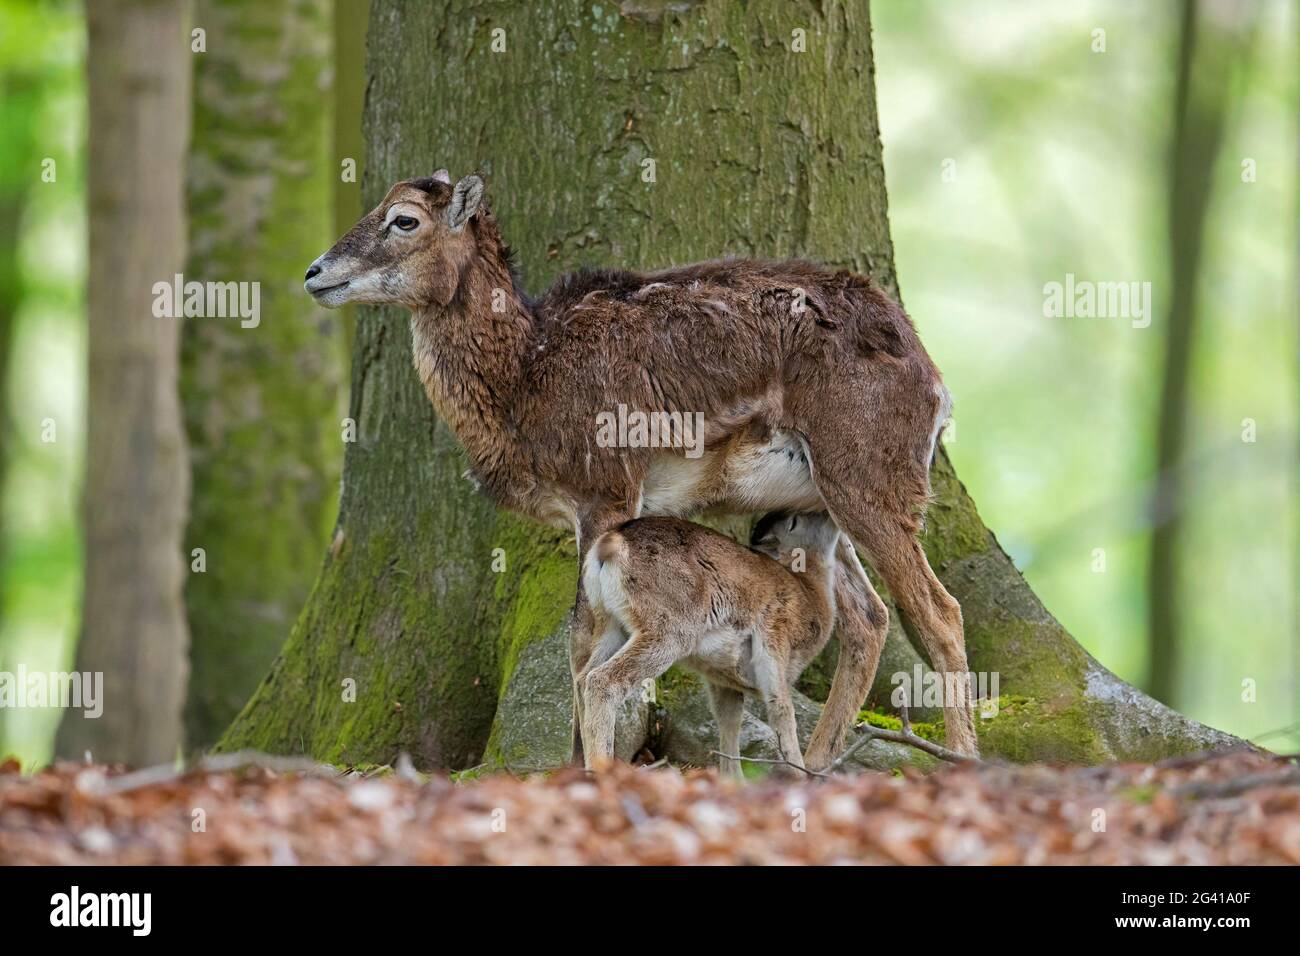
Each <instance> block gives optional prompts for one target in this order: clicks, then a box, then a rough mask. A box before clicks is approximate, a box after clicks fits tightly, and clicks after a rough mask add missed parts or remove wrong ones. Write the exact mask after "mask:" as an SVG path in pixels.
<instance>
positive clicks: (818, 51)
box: [222, 0, 1225, 767]
mask: <svg viewBox="0 0 1300 956" xmlns="http://www.w3.org/2000/svg"><path fill="white" fill-rule="evenodd" d="M498 31H500V32H498ZM502 45H504V49H501V47H502ZM494 47H495V48H496V51H494ZM801 48H802V49H806V52H795V51H796V50H799V49H801ZM369 49H370V56H369V59H368V73H369V82H370V89H369V97H368V101H367V113H366V119H367V122H366V134H367V142H368V144H369V149H370V152H369V156H368V159H367V176H366V194H367V197H368V199H369V200H370V202H371V203H373V202H376V201H378V199H379V198H380V197H381V196H382V195H383V193H384V192H385V190H386V189H387V188H388V186H389V185H390V184H391V183H392V182H393V181H394V180H397V179H402V178H407V177H411V176H417V175H427V174H429V173H430V172H432V171H433V169H434V168H436V167H438V166H440V165H446V166H448V167H449V168H450V169H451V170H452V173H453V175H462V174H463V173H465V172H466V171H468V170H470V169H475V168H479V169H482V170H484V171H485V172H486V173H487V174H488V183H489V185H488V189H489V193H490V195H491V196H492V197H495V205H494V207H493V208H494V210H495V211H496V212H497V214H498V216H499V218H500V220H501V223H502V227H503V231H504V233H505V235H506V236H507V238H508V239H509V240H510V242H511V243H512V244H513V245H514V246H515V247H516V248H517V249H518V251H519V253H520V259H521V261H522V263H523V265H524V270H525V275H526V276H528V277H529V279H530V285H531V287H532V288H534V289H540V288H541V287H542V286H543V285H544V284H545V283H547V282H549V281H551V280H552V279H554V278H555V277H556V276H557V275H559V274H560V273H561V272H562V271H564V270H568V269H572V268H574V267H576V266H579V265H583V264H596V265H620V266H631V267H637V268H645V267H658V266H665V265H668V264H670V263H684V262H689V261H692V260H696V259H704V258H711V257H715V256H719V255H723V254H726V253H735V254H753V255H759V256H772V257H782V256H796V255H807V256H811V257H815V258H817V259H820V260H823V261H826V262H830V263H834V264H838V265H844V266H849V267H852V268H854V269H857V270H859V271H861V272H865V273H868V274H870V275H871V276H873V277H874V278H875V279H876V280H877V281H878V282H880V283H881V284H882V285H883V286H884V287H885V288H887V289H889V290H890V291H891V292H895V293H896V292H897V286H896V283H895V278H894V271H893V259H892V248H891V243H890V238H889V228H888V218H887V212H886V199H885V183H884V168H883V165H882V163H881V151H880V141H879V132H878V126H877V122H876V108H875V91H874V84H873V82H872V69H873V66H872V58H871V31H870V23H869V18H868V12H867V6H866V3H865V2H848V3H843V4H836V5H832V6H830V7H823V6H822V5H820V4H814V3H789V4H780V5H766V4H744V5H742V4H734V3H725V2H721V0H717V2H705V3H695V4H667V3H661V2H641V3H633V2H627V3H623V4H622V5H609V4H603V3H602V4H595V5H592V4H586V3H578V2H569V3H556V4H550V5H540V4H534V5H526V6H520V7H515V8H509V9H501V10H499V11H498V10H496V9H493V11H492V12H491V13H485V12H484V11H483V9H482V8H480V7H477V6H474V5H472V4H468V3H459V2H449V3H442V4H438V5H436V6H435V7H434V8H433V9H430V8H429V5H428V4H414V3H406V2H401V0H375V2H374V4H373V7H372V18H371V26H370V38H369ZM413 62H419V63H420V64H421V67H420V68H419V69H413V68H412V67H411V64H412V63H413ZM920 325H921V328H922V331H924V327H925V322H924V317H921V322H920ZM354 351H355V355H354V360H353V373H352V408H353V412H352V413H353V415H354V416H355V417H356V418H357V421H358V423H359V425H360V441H359V442H358V443H357V444H356V445H353V446H351V447H349V449H348V456H347V460H346V462H345V465H344V476H345V481H344V494H343V502H342V508H341V511H340V515H339V523H338V529H337V531H336V536H335V546H334V548H333V549H332V550H331V552H330V553H329V555H328V556H327V557H326V560H325V564H324V567H323V568H322V571H321V576H320V578H319V579H318V581H317V586H316V589H315V591H314V592H313V594H312V597H311V599H310V600H309V602H308V604H307V607H306V609H305V610H304V612H303V615H302V617H301V618H300V619H299V621H298V624H297V626H296V627H295V629H294V632H293V635H292V636H291V637H290V639H289V641H288V643H287V644H286V646H285V648H284V651H283V652H282V654H281V656H280V657H279V659H278V660H277V661H276V664H275V666H274V668H273V669H272V671H271V674H270V676H269V677H268V678H267V680H266V681H265V682H264V683H263V684H262V685H261V686H260V687H259V689H258V691H257V693H256V694H255V695H254V697H253V699H252V700H251V701H250V702H249V705H248V706H247V707H246V708H245V709H244V711H243V712H242V713H241V715H240V716H239V718H238V719H237V720H236V721H235V723H234V725H233V726H232V727H231V729H230V730H229V732H228V733H227V735H226V736H225V738H224V739H223V742H222V746H224V747H229V748H235V747H245V746H252V747H260V748H263V749H269V750H277V751H294V752H296V751H306V752H309V753H312V754H315V755H316V756H318V757H321V758H325V759H331V760H341V761H348V762H369V761H388V760H391V759H393V757H394V756H395V755H396V754H397V753H398V752H399V751H401V750H405V751H407V752H409V753H411V754H412V755H413V757H414V758H415V760H416V762H417V764H421V765H440V766H452V767H460V766H466V765H469V764H473V763H476V762H478V761H479V760H481V759H485V757H484V755H486V760H487V761H489V762H492V763H508V764H509V765H510V766H512V767H527V766H546V765H553V764H555V763H557V762H559V761H560V760H562V759H564V757H565V755H566V753H567V748H568V735H569V677H568V669H567V667H568V665H567V661H566V658H565V637H564V634H563V628H564V624H565V621H566V617H567V611H568V609H569V607H570V605H571V603H572V600H573V596H574V590H575V585H576V571H577V558H576V553H575V550H574V545H573V542H572V539H571V536H568V535H564V534H561V533H559V532H555V531H551V530H547V529H542V528H539V527H537V526H535V525H532V524H528V523H525V522H523V521H521V520H518V519H515V518H513V517H511V516H508V515H506V514H503V513H498V512H497V511H495V510H494V509H493V508H492V507H491V505H489V504H488V503H487V502H485V501H484V500H482V499H480V498H478V497H477V496H476V495H475V494H474V492H473V491H472V489H471V488H470V486H469V485H468V483H467V482H465V481H463V480H462V479H461V477H460V476H461V473H462V471H463V470H464V468H465V460H464V457H463V455H462V454H461V452H460V450H459V448H458V446H457V445H456V443H455V441H454V440H453V439H452V437H451V435H450V434H449V433H448V432H447V430H446V428H445V427H444V426H443V425H442V424H441V423H440V422H438V421H437V420H436V418H435V417H434V415H433V412H432V410H431V408H430V407H429V404H428V402H427V400H426V399H425V397H424V394H423V391H422V389H421V388H420V385H419V383H418V381H417V380H416V376H415V374H414V372H413V371H412V368H411V355H410V333H409V330H408V328H407V322H406V319H405V317H404V316H403V315H401V314H399V313H398V312H396V311H391V310H385V311H376V310H369V311H368V312H363V314H362V319H361V321H360V323H359V327H358V332H357V340H356V346H355V350H354ZM935 491H936V493H937V495H938V500H937V502H936V504H935V506H934V507H933V509H932V511H931V516H930V519H929V532H928V534H927V538H926V547H927V550H928V552H929V554H930V559H931V561H932V562H933V563H934V566H935V568H936V570H937V571H938V573H939V574H940V576H941V577H942V578H943V580H944V583H945V584H946V585H947V587H948V588H949V589H950V590H951V591H952V592H953V594H954V595H955V596H956V597H957V598H958V600H960V601H961V603H962V607H963V610H964V613H965V618H966V632H967V639H968V642H969V648H970V659H971V664H972V667H974V668H975V669H978V670H999V671H1000V672H1001V688H1000V689H1001V693H1002V694H1003V695H1004V700H1003V704H1004V706H1003V707H1002V708H1001V710H1000V713H999V716H998V717H996V718H993V719H991V720H987V721H980V724H981V726H980V732H981V736H982V738H983V743H984V747H985V749H986V750H987V751H988V752H990V753H993V754H1000V755H1005V756H1009V757H1013V758H1016V759H1036V758H1041V759H1053V758H1059V759H1073V760H1083V761H1088V760H1099V759H1103V758H1106V757H1109V756H1115V755H1118V756H1125V757H1138V756H1154V755H1158V754H1164V753H1170V752H1174V751H1179V750H1185V749H1194V748H1198V747H1200V746H1203V745H1206V744H1208V743H1213V742H1218V741H1222V740H1224V739H1225V738H1224V737H1223V736H1222V735H1219V734H1217V733H1216V732H1214V731H1210V730H1208V729H1206V728H1202V727H1199V725H1196V724H1194V723H1192V722H1191V721H1188V720H1186V719H1185V718H1182V717H1180V716H1179V715H1177V714H1174V713H1173V712H1171V711H1169V710H1167V709H1165V708H1163V707H1161V706H1160V705H1158V704H1156V703H1155V702H1153V701H1151V700H1149V699H1147V698H1145V697H1143V696H1142V695H1140V694H1139V693H1137V692H1136V691H1134V690H1133V689H1132V688H1130V687H1128V686H1127V685H1125V684H1123V683H1122V682H1120V681H1118V680H1117V679H1116V678H1114V676H1113V675H1111V674H1109V672H1107V671H1105V670H1104V669H1103V668H1101V667H1100V665H1098V664H1097V663H1096V662H1095V661H1094V660H1092V658H1090V657H1089V656H1088V655H1087V653H1086V652H1084V651H1083V649H1082V648H1080V647H1079V645H1078V644H1076V643H1075V642H1074V641H1073V640H1072V639H1071V638H1070V636H1069V635H1068V634H1066V633H1065V631H1064V630H1063V629H1062V628H1061V627H1060V625H1059V624H1057V622H1056V621H1055V620H1053V619H1052V617H1051V615H1049V614H1048V613H1047V611H1046V610H1044V609H1043V607H1042V605H1041V604H1040V603H1039V601H1038V599H1037V598H1036V597H1035V596H1034V594H1033V592H1032V591H1031V590H1030V589H1029V587H1028V586H1027V585H1026V584H1025V582H1024V580H1023V579H1022V578H1021V576H1020V574H1019V573H1018V572H1017V571H1016V569H1015V567H1014V566H1013V565H1012V563H1011V562H1010V560H1009V559H1008V558H1007V557H1006V555H1005V554H1004V553H1003V552H1002V550H1001V549H1000V548H999V547H998V545H997V542H996V541H995V540H994V539H993V536H992V535H991V534H990V533H989V531H988V530H987V529H986V528H985V527H984V525H983V524H982V523H981V522H980V519H979V515H978V514H977V512H976V511H975V507H974V505H973V504H972V503H971V501H970V499H969V497H968V496H967V495H966V494H965V491H964V489H963V488H962V487H961V484H960V483H959V482H958V481H957V479H956V476H955V475H954V474H953V472H952V469H951V466H950V465H949V464H948V461H947V459H946V458H945V457H941V458H940V460H939V462H938V465H937V467H936V473H935ZM498 548H499V549H501V551H499V552H497V556H498V557H501V556H503V557H504V559H505V566H504V570H499V571H498V570H496V568H494V565H493V557H494V549H498ZM496 567H500V565H499V564H498V565H497V566H496ZM900 633H901V632H900V631H899V629H898V628H897V627H894V628H893V636H892V637H891V643H890V648H889V652H888V655H887V658H886V659H887V661H890V662H891V663H886V664H884V665H882V671H883V672H884V673H882V679H883V680H884V686H885V688H887V687H888V674H889V672H890V669H891V668H895V667H898V663H895V662H904V663H905V662H908V661H916V660H917V659H918V658H917V656H916V654H915V652H914V651H912V650H911V649H910V648H907V647H906V646H905V645H903V644H902V643H901V637H900ZM349 678H351V679H353V680H355V682H356V699H355V702H349V701H348V700H347V699H346V694H345V693H343V691H344V690H345V686H344V685H345V682H346V681H347V679H349ZM880 687H881V683H880V681H878V682H877V688H880ZM873 694H877V696H879V695H878V693H877V692H876V691H873ZM1007 695H1013V696H1007ZM800 706H801V717H802V721H801V722H802V723H803V724H805V725H806V724H808V723H810V721H811V719H812V718H814V717H815V713H816V707H815V704H812V703H810V702H808V701H806V700H805V701H802V702H801V705H800ZM702 707H703V703H702V700H701V696H700V694H699V692H698V687H697V686H695V684H694V682H693V681H692V680H691V679H689V678H687V677H683V676H681V675H676V674H674V673H672V672H670V674H669V675H668V676H667V678H666V679H665V680H664V681H663V682H661V694H660V697H659V700H658V702H657V703H656V705H655V706H654V707H653V708H651V712H650V714H649V718H650V719H649V720H647V721H645V723H644V724H642V725H641V726H640V728H639V730H640V733H641V736H643V737H648V739H649V740H650V742H651V744H652V746H653V747H655V748H658V750H657V751H656V752H666V753H669V754H670V755H672V756H675V757H677V758H678V759H697V760H705V761H706V760H709V759H711V758H708V756H707V747H708V746H711V744H709V742H708V741H709V739H710V737H711V735H712V734H713V733H714V731H713V730H712V727H711V725H709V722H708V721H707V719H704V718H701V716H700V714H701V713H702V711H701V708H702ZM637 729H638V728H637V727H636V726H633V731H636V730H637ZM750 731H751V732H750V733H749V736H748V738H747V740H748V745H749V746H750V748H751V749H753V750H761V749H762V748H763V747H764V746H766V745H768V743H767V742H765V740H764V739H763V737H762V728H761V727H758V726H757V725H755V724H754V723H753V722H751V726H750ZM805 732H806V728H805ZM637 745H639V741H637V740H632V741H631V742H630V743H628V744H627V745H626V746H625V747H623V748H622V749H623V751H624V752H625V753H626V752H628V751H630V750H633V749H635V747H636V746H637ZM901 759H905V758H903V757H901V756H900V755H899V754H898V753H897V752H895V751H891V750H890V749H889V748H885V747H883V746H882V747H880V748H877V749H876V750H875V751H873V752H869V754H868V757H867V762H868V763H870V764H871V765H888V764H890V763H897V762H898V761H899V760H901Z"/></svg>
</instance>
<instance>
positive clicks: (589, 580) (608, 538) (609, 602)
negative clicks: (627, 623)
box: [582, 531, 628, 614]
mask: <svg viewBox="0 0 1300 956" xmlns="http://www.w3.org/2000/svg"><path fill="white" fill-rule="evenodd" d="M627 554H628V544H627V539H626V538H624V537H623V536H622V535H621V534H619V533H618V532H617V531H607V532H605V533H604V534H602V535H601V536H600V537H599V538H597V539H596V542H595V544H593V545H592V546H591V550H589V551H588V552H587V558H586V561H585V562H584V567H583V569H582V588H583V590H584V591H586V593H587V600H588V601H589V602H590V603H591V606H592V607H593V608H595V609H597V610H601V609H604V610H607V611H610V612H611V613H614V614H617V613H618V611H619V610H621V609H622V608H623V607H625V606H626V605H627V594H626V592H625V591H624V590H623V567H624V565H625V564H626V559H627Z"/></svg>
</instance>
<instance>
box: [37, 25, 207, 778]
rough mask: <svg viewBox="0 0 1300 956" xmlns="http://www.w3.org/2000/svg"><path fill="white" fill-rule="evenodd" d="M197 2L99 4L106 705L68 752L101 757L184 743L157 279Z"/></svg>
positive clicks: (94, 290) (92, 274)
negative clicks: (190, 15) (191, 14)
mask: <svg viewBox="0 0 1300 956" xmlns="http://www.w3.org/2000/svg"><path fill="white" fill-rule="evenodd" d="M184 10H185V5H184V4H182V3H179V2H161V3H160V2H158V0H103V2H96V3H91V4H87V7H86V18H87V21H88V27H89V35H90V40H89V47H88V52H87V80H88V84H87V85H88V87H89V90H90V134H89V154H88V158H87V163H86V169H87V187H86V188H87V195H88V197H89V205H90V269H89V291H88V293H87V303H88V311H89V322H90V332H89V353H90V356H89V365H90V371H89V386H88V392H87V404H88V409H87V422H86V432H87V436H88V437H87V449H86V490H85V502H84V507H85V528H86V539H85V575H86V576H85V598H84V601H83V605H82V625H81V639H80V642H79V643H78V646H77V670H78V671H83V672H84V671H91V672H102V673H103V675H104V701H103V705H104V706H103V714H102V716H100V717H99V718H97V719H87V718H85V717H84V716H83V713H82V711H81V710H78V709H70V710H68V711H67V713H66V714H65V715H64V718H63V722H62V724H61V725H60V728H59V734H58V738H57V742H56V749H57V751H58V753H59V754H61V755H64V756H73V755H75V756H80V755H81V753H82V752H83V751H85V750H90V751H93V753H94V755H95V758H96V759H97V760H100V761H104V762H113V761H125V762H127V763H133V764H146V763H157V762H159V761H164V760H171V759H172V758H174V757H175V756H176V751H177V747H178V746H179V744H180V740H181V705H182V701H183V699H184V694H185V674H186V660H185V654H186V643H187V639H186V628H185V612H184V608H183V606H182V603H181V588H182V584H183V580H182V575H183V574H184V570H185V569H184V564H183V563H182V559H181V535H182V531H183V529H184V522H185V508H186V498H187V494H188V490H189V472H188V468H187V466H186V459H185V436H184V433H183V430H182V426H181V410H180V402H179V398H178V395H177V388H176V384H177V382H176V380H177V365H178V362H177V356H178V352H179V339H180V323H179V321H177V320H176V319H172V318H158V317H155V316H154V314H153V304H154V295H153V285H154V283H156V282H169V281H171V277H172V276H173V275H174V274H175V273H177V272H180V271H181V269H182V267H183V265H184V262H185V228H184V224H185V218H184V208H185V207H184V201H183V199H184V195H183V192H184V191H183V186H182V170H183V167H184V158H185V143H186V137H187V133H188V130H189V88H190V52H189V48H188V44H187V43H186V30H185V26H186V23H185V17H184Z"/></svg>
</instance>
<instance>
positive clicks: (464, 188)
mask: <svg viewBox="0 0 1300 956" xmlns="http://www.w3.org/2000/svg"><path fill="white" fill-rule="evenodd" d="M482 201H483V180H482V179H480V178H479V177H477V176H475V175H474V174H473V173H471V174H470V175H468V176H466V177H465V178H464V179H462V180H461V181H460V182H458V183H457V184H456V188H455V189H453V190H452V192H451V202H450V203H449V204H448V205H447V225H449V226H451V228H452V229H457V230H458V229H460V228H461V227H462V226H464V225H465V223H467V222H469V217H470V216H472V215H474V213H476V212H478V204H479V203H480V202H482Z"/></svg>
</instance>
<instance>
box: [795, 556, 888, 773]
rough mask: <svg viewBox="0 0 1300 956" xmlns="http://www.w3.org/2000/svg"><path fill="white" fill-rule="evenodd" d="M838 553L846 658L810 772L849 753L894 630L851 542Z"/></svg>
mask: <svg viewBox="0 0 1300 956" xmlns="http://www.w3.org/2000/svg"><path fill="white" fill-rule="evenodd" d="M835 553H836V567H835V633H836V639H837V640H838V641H839V645H840V655H839V659H838V661H837V662H836V665H835V676H834V678H833V679H832V680H831V689H830V693H829V694H827V695H826V706H825V707H824V708H822V714H821V717H820V718H819V719H818V721H817V727H816V728H815V729H814V730H813V735H812V739H811V740H810V741H808V766H809V767H811V768H813V769H814V770H820V769H821V768H822V767H825V766H826V765H827V764H829V763H830V762H831V760H833V759H834V758H835V756H836V755H837V754H838V753H839V752H840V749H841V747H843V745H844V737H845V735H846V734H847V733H848V731H849V728H850V727H852V726H853V722H854V721H855V720H856V719H857V716H858V711H859V710H860V709H861V707H862V702H863V701H864V700H865V699H866V696H867V692H868V691H870V690H871V682H872V681H873V680H875V677H876V668H877V667H878V666H879V664H880V652H881V650H882V649H883V648H884V646H885V635H886V632H887V631H888V629H889V610H888V608H886V607H885V602H884V601H882V600H881V599H880V596H879V595H878V594H876V589H875V588H873V587H872V586H871V580H870V579H869V578H868V577H867V573H866V571H864V570H863V569H862V564H861V562H860V561H858V556H857V554H855V553H854V551H853V545H852V544H851V543H850V542H849V539H848V537H847V536H845V535H840V540H839V544H838V545H836V552H835Z"/></svg>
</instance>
